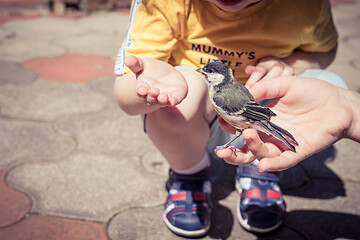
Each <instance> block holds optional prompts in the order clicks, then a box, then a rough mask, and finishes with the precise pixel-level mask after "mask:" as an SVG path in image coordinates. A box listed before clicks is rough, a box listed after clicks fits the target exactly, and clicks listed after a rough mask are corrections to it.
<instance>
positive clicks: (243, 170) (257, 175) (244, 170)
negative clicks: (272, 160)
mask: <svg viewBox="0 0 360 240" xmlns="http://www.w3.org/2000/svg"><path fill="white" fill-rule="evenodd" d="M236 176H237V178H238V179H239V178H240V177H249V178H254V179H260V180H266V181H271V182H279V181H280V178H279V176H278V175H277V174H276V173H274V172H270V171H265V172H260V171H259V170H258V169H257V168H256V167H255V166H253V165H239V166H238V167H237V168H236Z"/></svg>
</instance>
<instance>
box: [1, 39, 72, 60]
mask: <svg viewBox="0 0 360 240" xmlns="http://www.w3.org/2000/svg"><path fill="white" fill-rule="evenodd" d="M15 36H16V34H15ZM15 36H11V37H10V38H6V39H4V40H3V41H1V42H0V59H1V60H5V61H13V62H20V63H21V62H24V61H26V60H29V59H33V58H39V57H52V56H58V55H62V54H64V53H65V51H66V50H65V48H64V47H63V46H60V45H56V44H53V43H50V42H48V41H46V40H41V39H34V38H29V39H27V38H19V37H15Z"/></svg>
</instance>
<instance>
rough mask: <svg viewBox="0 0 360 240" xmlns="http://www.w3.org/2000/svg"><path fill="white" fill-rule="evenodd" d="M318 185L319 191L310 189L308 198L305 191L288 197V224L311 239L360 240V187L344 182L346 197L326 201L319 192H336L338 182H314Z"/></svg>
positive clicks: (286, 221) (356, 184)
mask: <svg viewBox="0 0 360 240" xmlns="http://www.w3.org/2000/svg"><path fill="white" fill-rule="evenodd" d="M314 182H316V183H314V185H317V189H313V191H310V190H309V191H308V192H307V196H306V195H305V198H304V197H303V196H304V194H305V192H302V193H299V196H298V197H291V196H286V200H287V205H288V213H287V216H286V219H285V225H286V226H289V227H291V228H295V229H297V230H298V231H300V232H302V233H303V234H304V235H305V236H307V239H358V238H359V237H360V230H359V228H358V225H359V222H360V217H359V215H360V207H359V206H358V204H357V202H358V201H359V198H360V197H359V194H358V193H359V190H360V184H359V183H352V182H344V188H345V189H346V194H345V195H344V196H337V197H334V198H331V199H328V200H324V199H322V198H321V194H319V193H318V192H317V190H323V189H328V190H329V191H333V192H334V193H336V189H335V188H334V184H333V183H334V182H333V181H329V180H326V179H325V180H324V179H314ZM335 185H336V184H335ZM334 195H336V194H334Z"/></svg>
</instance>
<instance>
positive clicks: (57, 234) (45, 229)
mask: <svg viewBox="0 0 360 240" xmlns="http://www.w3.org/2000/svg"><path fill="white" fill-rule="evenodd" d="M0 239H8V240H24V239H31V240H44V239H52V240H64V239H76V240H106V239H108V238H107V236H106V233H105V226H104V224H101V223H96V222H84V221H78V220H71V219H65V218H56V217H51V216H38V215H32V214H31V215H29V216H27V217H26V218H25V219H24V220H23V221H21V222H20V223H18V224H15V225H12V226H10V227H8V228H5V229H1V230H0Z"/></svg>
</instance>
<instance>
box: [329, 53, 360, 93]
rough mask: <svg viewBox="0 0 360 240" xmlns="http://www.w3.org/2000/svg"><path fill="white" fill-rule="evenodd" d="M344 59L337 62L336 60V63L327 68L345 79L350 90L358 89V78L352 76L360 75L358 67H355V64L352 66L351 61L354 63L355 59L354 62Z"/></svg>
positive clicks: (359, 85) (359, 86)
mask: <svg viewBox="0 0 360 240" xmlns="http://www.w3.org/2000/svg"><path fill="white" fill-rule="evenodd" d="M344 60H345V61H343V62H341V63H339V61H336V63H334V64H332V65H330V67H329V68H328V69H327V70H329V71H332V72H334V73H336V74H338V75H339V76H340V77H341V78H342V79H343V80H344V81H345V83H346V84H347V85H348V88H349V89H350V90H353V91H358V90H359V89H360V81H358V79H357V78H356V77H354V76H358V75H360V67H359V68H357V67H355V66H352V64H351V63H353V64H354V65H355V64H356V60H355V61H354V62H352V60H349V59H344Z"/></svg>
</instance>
